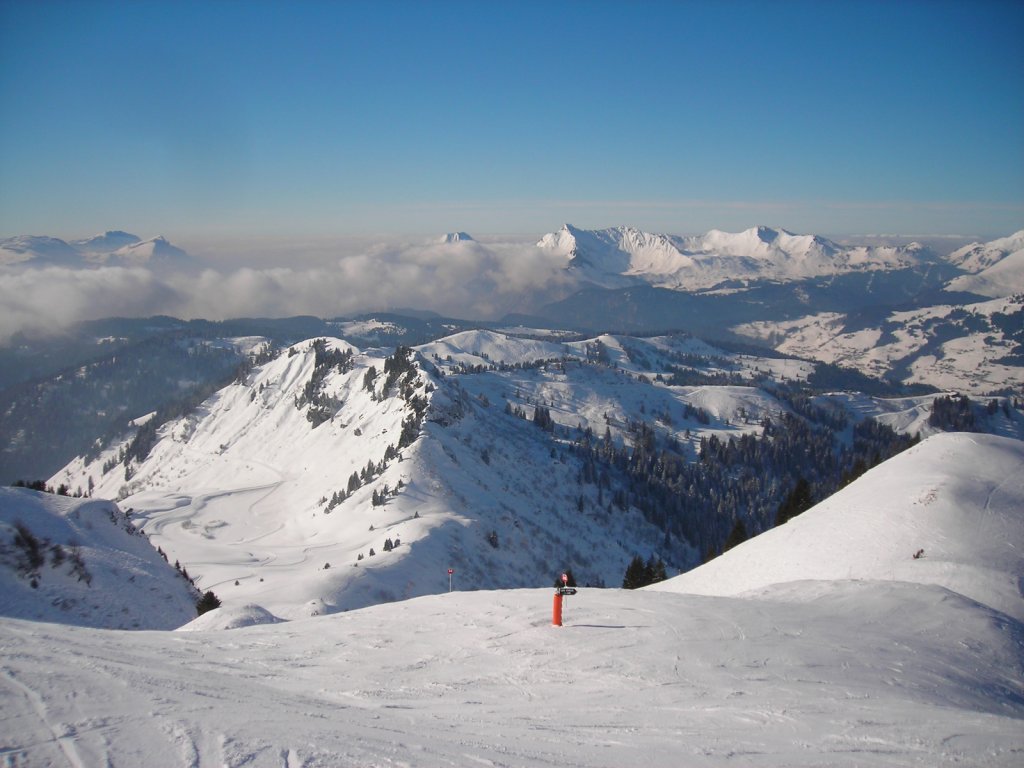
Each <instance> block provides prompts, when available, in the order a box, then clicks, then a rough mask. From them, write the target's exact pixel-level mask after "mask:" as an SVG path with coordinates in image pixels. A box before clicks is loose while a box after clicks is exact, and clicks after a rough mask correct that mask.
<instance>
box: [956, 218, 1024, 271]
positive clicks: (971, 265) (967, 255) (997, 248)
mask: <svg viewBox="0 0 1024 768" xmlns="http://www.w3.org/2000/svg"><path fill="white" fill-rule="evenodd" d="M1022 250H1024V229H1022V230H1020V231H1019V232H1014V233H1013V234H1012V235H1010V236H1008V237H1001V238H998V239H996V240H990V241H989V242H987V243H971V244H970V245H965V246H964V247H963V248H958V249H957V250H955V251H953V252H952V253H951V254H949V256H947V257H946V259H947V261H949V262H950V263H951V264H954V265H956V266H958V267H960V269H962V270H964V271H965V272H971V273H976V272H981V271H983V270H986V269H988V268H989V267H993V266H995V265H996V264H998V263H999V262H1000V261H1002V260H1003V259H1005V258H1006V257H1007V256H1009V255H1010V254H1012V253H1017V252H1019V251H1022Z"/></svg>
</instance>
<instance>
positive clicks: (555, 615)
mask: <svg viewBox="0 0 1024 768" xmlns="http://www.w3.org/2000/svg"><path fill="white" fill-rule="evenodd" d="M551 626H553V627H560V626H562V592H561V590H557V589H556V590H555V602H554V603H553V604H552V606H551Z"/></svg>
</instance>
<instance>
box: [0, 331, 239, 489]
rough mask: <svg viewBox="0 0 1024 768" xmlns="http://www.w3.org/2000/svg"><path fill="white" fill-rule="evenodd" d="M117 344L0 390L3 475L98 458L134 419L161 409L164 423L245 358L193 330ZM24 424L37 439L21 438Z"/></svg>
mask: <svg viewBox="0 0 1024 768" xmlns="http://www.w3.org/2000/svg"><path fill="white" fill-rule="evenodd" d="M110 346H111V345H98V346H97V347H96V352H95V354H96V359H93V360H91V361H89V362H87V363H85V364H81V363H79V364H77V365H75V366H74V367H71V368H68V369H65V370H62V371H59V372H58V373H56V374H53V375H49V376H47V377H46V378H44V379H39V380H35V381H25V382H22V383H20V384H18V385H16V386H12V387H9V388H7V389H4V390H3V391H2V392H0V466H2V469H0V475H3V476H2V477H0V481H3V482H11V481H13V480H14V479H15V478H17V477H18V476H20V475H25V474H32V475H35V474H49V473H52V472H55V471H57V470H58V469H59V468H60V467H61V466H63V465H64V464H65V463H67V461H68V460H70V459H71V458H72V457H74V456H76V455H83V456H85V457H86V458H87V459H88V460H89V461H92V460H94V459H96V458H97V457H98V456H99V454H100V451H101V450H102V449H103V448H104V447H105V446H106V445H109V444H110V442H111V441H113V440H114V439H116V438H118V437H120V436H121V435H122V434H123V433H124V430H125V420H126V419H127V418H129V417H135V416H138V415H139V414H142V413H149V412H152V411H157V417H158V418H157V423H156V424H154V428H156V427H157V426H159V425H160V424H161V423H163V421H166V420H167V418H170V417H171V416H173V415H174V413H175V410H177V412H178V413H181V412H183V411H186V410H188V409H190V408H191V407H193V405H194V404H195V403H198V402H201V401H202V400H204V399H205V398H206V397H208V396H209V395H210V394H212V393H213V392H215V391H217V390H218V389H221V388H222V387H224V386H226V385H227V384H229V383H231V382H232V381H234V380H235V379H236V378H237V375H238V370H239V366H240V365H241V364H242V363H243V360H242V356H241V355H240V354H239V353H238V352H237V351H236V350H235V349H232V348H226V347H225V346H223V345H214V344H209V343H207V342H206V341H205V340H204V339H202V338H197V337H196V336H195V335H194V334H188V333H185V332H169V333H167V334H166V335H163V336H160V337H158V338H147V339H144V340H142V341H139V342H137V343H132V344H127V345H117V346H116V348H115V349H111V348H110ZM22 431H27V432H28V433H30V434H32V436H33V439H32V440H31V441H29V442H21V443H19V442H18V441H17V440H15V439H14V438H15V436H17V435H18V434H20V433H22ZM97 435H103V436H104V437H103V438H101V439H100V440H97V439H96V437H97ZM133 452H135V453H144V452H145V450H144V446H143V445H142V444H141V443H140V444H139V445H138V446H136V448H135V449H134V450H133Z"/></svg>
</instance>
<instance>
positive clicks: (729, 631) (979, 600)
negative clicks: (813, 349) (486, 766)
mask: <svg viewBox="0 0 1024 768" xmlns="http://www.w3.org/2000/svg"><path fill="white" fill-rule="evenodd" d="M1022 470H1024V447H1022V443H1021V442H1020V441H1015V440H1001V439H998V438H984V439H980V440H979V439H970V438H968V437H966V436H963V435H949V436H939V437H934V438H931V439H929V440H926V441H924V442H923V443H921V444H920V445H919V446H918V447H917V448H914V449H912V450H911V451H909V452H907V453H906V454H903V455H902V456H901V457H898V458H897V459H894V460H892V464H891V465H888V466H887V465H886V464H883V465H881V466H880V467H878V468H876V469H874V470H872V471H870V472H868V473H867V474H866V475H864V476H862V477H861V478H860V479H859V480H857V481H855V482H854V483H853V484H852V485H850V486H849V487H848V488H847V489H846V490H845V491H843V492H842V493H840V494H838V495H837V496H835V497H833V499H832V500H831V501H829V502H826V503H825V504H823V505H819V506H818V507H816V508H812V509H810V510H808V511H806V512H804V513H803V515H801V516H799V517H797V518H795V519H794V520H792V521H790V522H789V523H788V524H786V525H784V526H782V527H780V528H777V529H774V530H773V531H771V532H769V533H767V534H764V535H762V536H761V537H758V538H756V539H753V540H752V541H749V542H747V543H745V544H741V545H739V546H738V547H736V548H735V549H733V550H731V551H730V552H729V553H727V554H726V555H724V556H722V557H721V558H719V559H717V560H714V561H712V562H711V563H709V564H707V565H705V566H703V567H702V568H700V569H697V570H695V571H693V572H691V573H690V574H687V575H686V576H684V577H680V578H679V579H676V580H672V581H669V582H666V583H664V584H663V585H662V589H661V590H660V591H655V590H638V591H624V590H616V589H585V588H584V589H580V590H579V593H578V594H577V595H576V596H574V597H570V598H567V600H566V605H565V608H564V612H563V619H564V626H562V627H553V626H551V600H552V597H551V595H552V591H551V589H550V588H547V589H540V588H538V589H521V590H513V591H466V588H467V587H468V586H469V585H467V584H465V583H463V582H461V581H459V580H456V582H455V587H456V589H455V591H454V592H453V593H452V594H441V595H433V596H426V597H421V598H417V599H413V600H408V601H404V602H401V603H397V604H392V605H380V606H374V607H371V608H366V609H363V610H358V611H352V612H348V613H344V614H339V615H334V616H326V617H318V618H316V619H302V620H297V621H293V622H289V623H285V624H280V623H277V624H274V623H272V622H273V616H271V615H269V614H268V613H266V612H261V611H260V610H258V609H256V608H253V607H249V606H244V605H243V606H238V607H235V608H231V607H225V608H221V609H218V610H216V611H213V612H211V613H209V614H206V615H204V616H203V617H200V619H198V620H196V621H195V622H194V623H193V624H192V625H190V626H188V627H186V629H189V630H191V631H187V632H145V633H125V632H117V631H104V632H100V631H96V630H90V629H82V628H69V627H65V626H59V625H54V624H42V623H33V622H25V621H19V620H6V621H4V622H0V645H2V647H3V648H4V649H5V652H4V663H3V669H2V676H0V689H2V690H3V692H4V696H5V699H4V701H5V705H4V707H3V710H2V713H0V723H2V726H3V730H4V732H5V733H6V734H7V738H6V739H5V749H6V750H7V754H8V756H9V757H10V758H11V759H12V760H14V761H15V763H16V764H28V765H36V764H39V765H48V764H57V763H69V764H74V765H93V764H98V765H120V764H122V763H126V764H128V763H130V764H136V763H144V764H162V763H167V762H170V763H176V762H183V763H186V764H196V765H205V764H207V763H212V764H224V765H241V764H245V765H252V766H257V767H262V766H280V765H286V766H295V765H309V766H321V765H322V766H328V765H348V764H352V765H378V764H415V765H423V766H441V765H452V764H467V763H490V764H503V765H538V764H545V765H568V764H572V765H577V766H584V767H587V766H606V765H626V764H632V763H634V762H637V761H638V760H642V762H643V763H644V764H645V765H650V766H654V767H658V766H666V767H670V766H671V767H673V768H674V767H675V766H678V765H682V764H691V763H692V764H700V765H704V766H712V767H714V766H727V765H735V764H736V763H737V761H738V760H739V761H745V760H748V759H751V758H753V759H755V760H756V762H757V764H758V765H762V766H767V768H781V767H782V766H794V765H833V766H863V765H879V766H881V765H893V764H899V765H908V766H935V765H954V764H965V765H986V766H1016V765H1018V764H1019V758H1020V754H1021V752H1022V751H1024V735H1022V731H1021V728H1020V723H1021V720H1022V719H1024V700H1022V696H1021V691H1022V690H1024V665H1022V660H1021V651H1020V649H1021V645H1022V643H1024V624H1022V623H1021V619H1020V616H1021V613H1022V611H1021V597H1020V594H1019V591H1016V585H1017V584H1019V581H1018V580H1019V579H1020V578H1021V577H1022V576H1024V567H1022V561H1021V557H1020V551H1021V549H1022V548H1024V518H1022V516H1021V511H1022V510H1024V471H1022ZM254 543H256V542H254ZM915 554H918V557H916V558H915V557H914V555H915ZM467 555H469V556H471V557H475V556H480V552H477V551H474V552H468V553H467ZM278 565H279V566H280V567H284V566H285V563H283V562H280V563H278ZM961 590H962V591H961ZM722 595H728V596H722ZM994 606H1001V607H1002V609H1003V610H1000V609H999V608H997V607H994ZM261 621H263V622H267V624H266V625H264V626H246V625H249V624H252V623H259V622H261ZM218 626H221V627H225V628H227V627H232V626H245V628H242V629H231V630H230V631H223V630H219V631H218V630H217V629H215V628H216V627H218ZM71 692H73V694H74V695H70V694H71Z"/></svg>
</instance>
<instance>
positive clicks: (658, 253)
mask: <svg viewBox="0 0 1024 768" xmlns="http://www.w3.org/2000/svg"><path fill="white" fill-rule="evenodd" d="M537 246H538V247H539V248H542V249H545V250H548V251H550V252H552V253H556V254H559V255H562V256H564V257H565V258H566V259H567V260H568V269H569V270H570V271H571V272H574V273H576V274H577V275H578V277H579V279H580V280H581V282H584V283H588V284H590V285H594V286H598V287H602V288H622V287H626V286H630V285H638V284H646V285H651V286H654V287H658V288H670V289H672V290H686V291H699V290H707V289H709V288H715V287H718V286H721V285H723V284H729V285H734V284H737V283H739V284H742V283H744V282H749V281H756V280H800V279H805V278H810V277H819V276H822V275H836V274H844V273H848V272H864V271H883V270H900V269H910V268H919V267H922V266H925V265H930V264H935V263H941V259H940V258H939V257H938V256H937V255H936V254H935V253H934V252H932V251H931V250H929V249H928V248H925V247H924V246H923V245H920V244H918V243H911V244H909V245H904V246H841V245H837V244H836V243H834V242H832V241H831V240H828V239H826V238H823V237H819V236H817V235H797V234H793V233H792V232H787V231H786V230H784V229H772V228H771V227H764V226H760V227H753V228H751V229H748V230H745V231H743V232H737V233H731V232H722V231H720V230H716V229H713V230H711V231H710V232H707V233H706V234H703V235H698V236H695V237H679V236H675V235H658V234H650V233H647V232H642V231H640V230H638V229H634V228H632V227H613V228H610V229H602V230H582V229H577V228H576V227H573V226H572V225H570V224H566V225H565V226H563V227H562V229H560V230H559V231H558V232H553V233H550V234H547V235H545V236H544V237H542V238H541V239H540V241H539V242H538V243H537Z"/></svg>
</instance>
